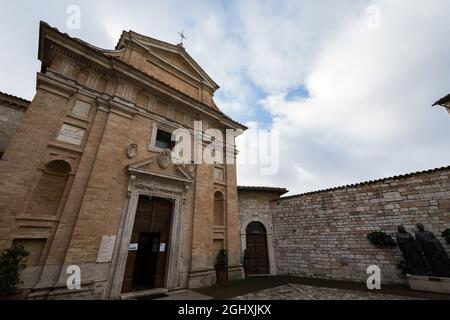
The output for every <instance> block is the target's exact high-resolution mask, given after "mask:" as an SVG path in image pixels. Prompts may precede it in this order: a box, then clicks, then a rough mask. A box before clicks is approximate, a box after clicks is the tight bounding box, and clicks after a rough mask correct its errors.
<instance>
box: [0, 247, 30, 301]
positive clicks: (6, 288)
mask: <svg viewBox="0 0 450 320" xmlns="http://www.w3.org/2000/svg"><path fill="white" fill-rule="evenodd" d="M29 254H30V253H29V252H27V251H26V250H25V248H24V247H23V246H14V247H12V248H11V249H6V250H4V251H3V253H2V255H1V257H0V292H14V291H16V290H17V287H18V286H19V285H20V284H21V283H20V273H21V272H22V271H23V269H25V267H26V264H25V263H24V261H23V260H24V258H25V257H27V256H28V255H29Z"/></svg>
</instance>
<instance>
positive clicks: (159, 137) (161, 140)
mask: <svg viewBox="0 0 450 320" xmlns="http://www.w3.org/2000/svg"><path fill="white" fill-rule="evenodd" d="M155 146H156V147H158V148H161V149H171V150H172V149H173V147H174V146H175V141H172V134H171V133H170V132H167V131H164V130H161V129H158V132H157V133H156V141H155Z"/></svg>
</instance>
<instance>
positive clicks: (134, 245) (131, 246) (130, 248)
mask: <svg viewBox="0 0 450 320" xmlns="http://www.w3.org/2000/svg"><path fill="white" fill-rule="evenodd" d="M138 248H139V244H138V243H130V247H129V250H130V251H137V249H138Z"/></svg>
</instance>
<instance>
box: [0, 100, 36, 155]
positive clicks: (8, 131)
mask: <svg viewBox="0 0 450 320" xmlns="http://www.w3.org/2000/svg"><path fill="white" fill-rule="evenodd" d="M29 104H30V101H28V100H25V99H22V98H19V97H15V96H11V95H9V94H6V93H3V92H0V159H1V158H2V156H3V153H4V152H5V150H6V148H7V146H8V144H9V141H10V140H11V136H12V135H13V133H14V131H15V129H16V127H17V125H18V123H19V122H20V120H21V119H22V116H23V114H24V113H25V111H27V109H28V106H29Z"/></svg>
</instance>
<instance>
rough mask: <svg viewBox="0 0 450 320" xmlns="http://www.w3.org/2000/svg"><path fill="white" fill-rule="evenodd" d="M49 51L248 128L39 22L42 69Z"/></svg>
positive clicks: (229, 123) (46, 63)
mask: <svg viewBox="0 0 450 320" xmlns="http://www.w3.org/2000/svg"><path fill="white" fill-rule="evenodd" d="M52 50H55V51H56V52H59V53H60V54H64V55H65V56H68V57H70V58H71V59H73V60H75V61H78V62H79V63H81V64H83V65H85V66H86V67H88V68H90V69H92V70H96V71H97V72H99V73H102V74H104V75H106V76H109V77H113V78H115V79H120V80H122V81H124V82H127V83H130V84H132V85H134V86H136V87H138V88H140V89H144V90H156V91H158V92H159V93H162V94H164V95H167V96H169V97H170V98H172V99H174V100H176V101H177V102H178V103H180V104H183V105H187V106H189V107H191V108H194V109H195V110H196V111H197V112H200V113H202V114H205V115H207V116H209V117H211V118H213V119H215V120H217V121H219V122H221V123H222V124H223V125H225V126H226V127H230V128H240V129H243V130H245V129H247V128H246V127H245V126H244V125H242V124H240V123H238V122H236V121H234V120H232V119H231V118H229V117H228V116H226V115H225V114H223V113H221V112H220V111H217V110H214V109H212V108H211V107H209V106H208V105H206V104H204V103H202V102H200V101H198V100H196V99H194V98H192V97H190V96H188V95H186V94H185V93H183V92H181V91H179V90H177V89H176V88H174V87H172V86H170V85H169V84H166V83H164V82H162V81H160V80H159V79H157V78H155V77H152V76H150V75H148V74H146V73H143V72H142V71H140V70H138V69H136V68H134V67H133V66H131V65H129V64H127V63H125V62H123V61H121V60H119V59H117V58H115V57H113V56H108V55H105V54H104V53H103V52H101V51H99V49H97V48H95V47H93V46H91V45H89V44H87V43H85V42H83V41H81V40H78V39H74V38H71V37H70V36H69V35H67V34H63V33H61V32H59V31H58V30H57V29H54V28H51V27H50V26H49V25H47V24H46V23H43V22H41V29H40V42H39V59H40V60H41V61H42V64H43V69H45V68H46V67H47V66H48V65H49V58H50V57H49V51H52Z"/></svg>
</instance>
